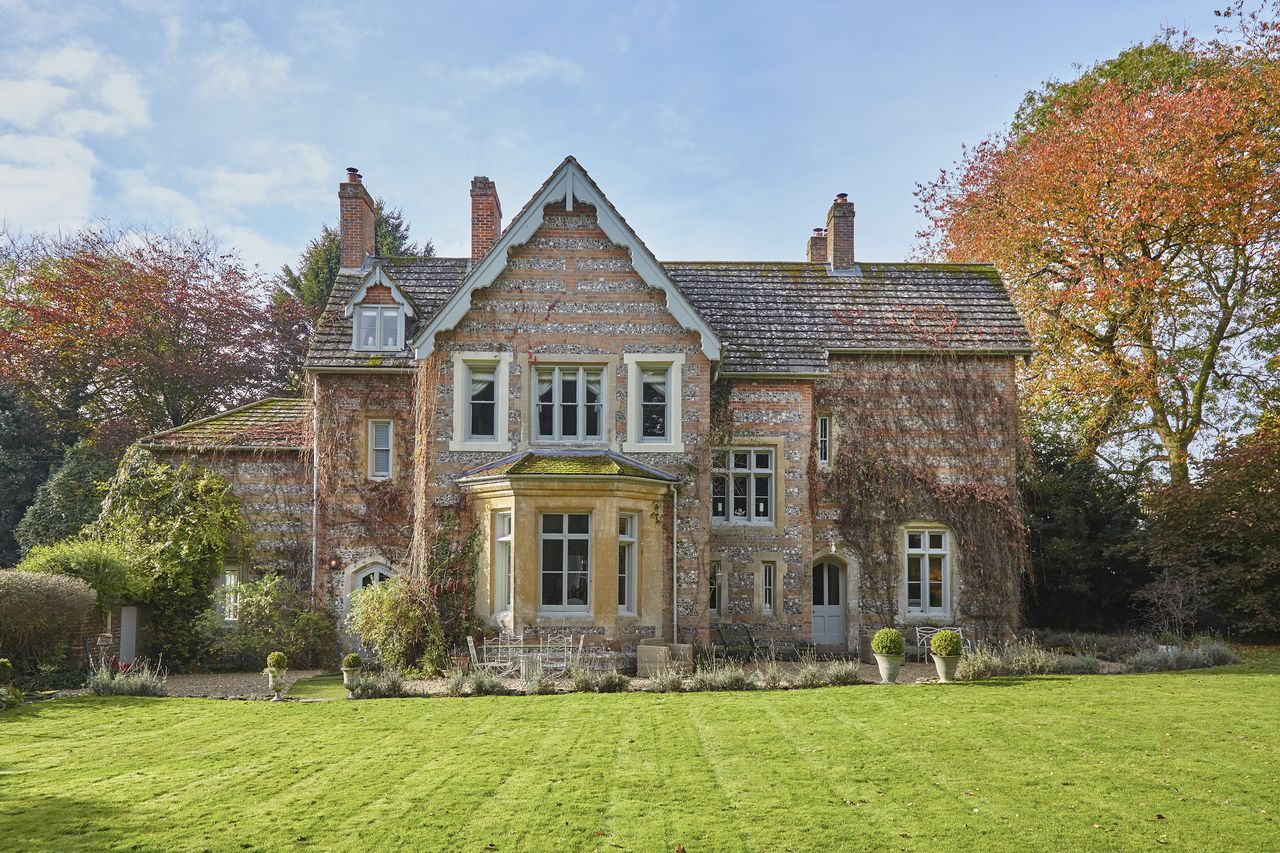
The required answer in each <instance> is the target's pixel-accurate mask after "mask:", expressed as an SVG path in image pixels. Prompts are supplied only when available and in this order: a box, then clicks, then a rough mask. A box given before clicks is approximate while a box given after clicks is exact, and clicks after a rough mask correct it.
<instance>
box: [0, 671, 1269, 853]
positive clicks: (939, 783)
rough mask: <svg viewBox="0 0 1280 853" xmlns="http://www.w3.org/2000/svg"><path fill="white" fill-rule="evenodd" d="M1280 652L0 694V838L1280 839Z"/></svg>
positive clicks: (596, 846) (61, 841) (242, 845)
mask: <svg viewBox="0 0 1280 853" xmlns="http://www.w3.org/2000/svg"><path fill="white" fill-rule="evenodd" d="M1278 676H1280V657H1278V656H1276V655H1275V654H1270V655H1267V656H1265V657H1259V658H1255V659H1253V660H1251V661H1250V662H1249V663H1247V664H1245V665H1243V666H1238V667H1228V668H1224V669H1219V670H1208V671H1200V672H1188V673H1177V674H1160V675H1142V676H1086V677H1042V678H1031V679H1009V680H1001V681H995V682H986V683H981V684H974V685H953V686H947V685H920V686H898V687H880V686H860V687H846V688H830V689H825V690H808V691H793V692H781V693H738V694H686V695H667V696H655V695H646V694H622V695H598V696H597V695H568V696H540V697H527V698H479V699H443V698H438V699H412V700H382V701H365V702H346V701H336V702H307V703H302V702H291V703H268V702H227V701H216V700H202V699H133V698H124V699H97V698H71V699H60V700H55V701H50V702H42V703H37V704H34V705H28V706H25V707H23V708H21V709H18V710H16V711H10V712H6V713H3V714H0V847H3V848H5V849H15V850H16V849H21V850H32V849H35V850H44V849H55V850H72V849H94V850H100V849H111V848H129V849H143V850H177V849H183V850H186V849H195V850H198V849H214V850H236V849H263V850H280V849H294V848H329V849H341V850H357V849H389V848H401V849H418V850H426V849H442V850H474V851H481V850H499V851H509V850H539V851H542V850H618V849H622V850H646V851H647V850H659V851H660V850H667V851H671V850H674V849H675V848H676V845H677V844H683V845H684V847H685V849H686V850H688V851H689V853H694V851H702V850H716V851H722V850H769V851H776V850H788V849H789V850H837V849H861V848H867V849H871V848H875V849H901V850H933V849H946V850H1055V851H1056V850H1086V849H1087V850H1108V849H1109V850H1149V849H1150V850H1155V849H1174V850H1231V849H1242V848H1247V849H1258V850H1262V849H1280V825H1277V814H1276V813H1277V811H1280V781H1278V780H1280V701H1278V700H1280V677H1278ZM1166 845H1167V846H1166Z"/></svg>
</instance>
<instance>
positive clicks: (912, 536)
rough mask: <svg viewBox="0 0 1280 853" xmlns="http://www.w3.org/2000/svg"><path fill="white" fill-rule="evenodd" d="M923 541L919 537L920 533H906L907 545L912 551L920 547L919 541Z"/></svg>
mask: <svg viewBox="0 0 1280 853" xmlns="http://www.w3.org/2000/svg"><path fill="white" fill-rule="evenodd" d="M923 541H924V540H923V539H922V538H921V535H920V534H919V533H908V534H907V547H908V548H910V549H911V550H913V551H917V550H919V549H920V547H921V542H923Z"/></svg>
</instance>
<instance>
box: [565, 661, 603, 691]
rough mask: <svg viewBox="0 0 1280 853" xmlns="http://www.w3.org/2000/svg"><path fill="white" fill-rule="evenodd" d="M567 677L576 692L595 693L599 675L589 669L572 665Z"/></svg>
mask: <svg viewBox="0 0 1280 853" xmlns="http://www.w3.org/2000/svg"><path fill="white" fill-rule="evenodd" d="M569 679H570V680H571V681H572V682H573V689H574V690H575V691H577V692H578V693H595V692H596V685H597V684H598V683H599V681H600V675H599V673H595V672H592V671H591V670H589V669H582V668H581V667H574V668H573V669H571V670H569Z"/></svg>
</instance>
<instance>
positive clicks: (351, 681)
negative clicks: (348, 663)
mask: <svg viewBox="0 0 1280 853" xmlns="http://www.w3.org/2000/svg"><path fill="white" fill-rule="evenodd" d="M362 671H363V670H362V669H361V668H360V667H358V666H355V667H350V668H348V667H345V666H344V667H343V668H342V686H343V687H345V688H347V698H348V699H354V698H356V696H355V691H356V688H357V687H359V686H360V673H361V672H362Z"/></svg>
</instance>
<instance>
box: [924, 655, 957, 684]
mask: <svg viewBox="0 0 1280 853" xmlns="http://www.w3.org/2000/svg"><path fill="white" fill-rule="evenodd" d="M930 657H931V658H933V665H934V667H935V668H936V669H937V670H938V680H939V681H941V682H943V683H946V684H950V683H951V682H953V681H955V680H956V667H957V666H959V665H960V655H950V656H948V657H945V658H944V657H943V656H942V655H930Z"/></svg>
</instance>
